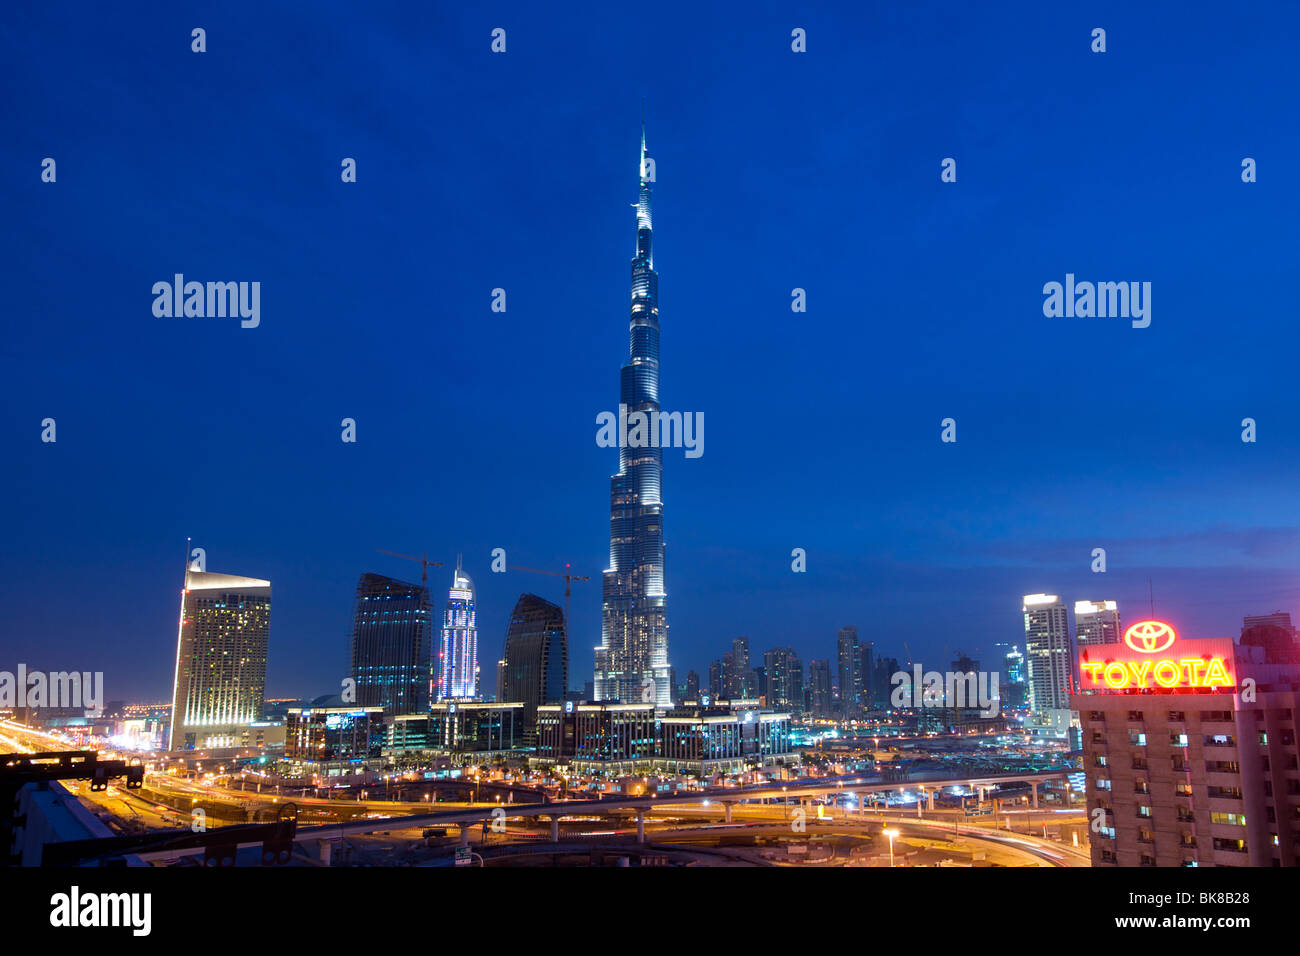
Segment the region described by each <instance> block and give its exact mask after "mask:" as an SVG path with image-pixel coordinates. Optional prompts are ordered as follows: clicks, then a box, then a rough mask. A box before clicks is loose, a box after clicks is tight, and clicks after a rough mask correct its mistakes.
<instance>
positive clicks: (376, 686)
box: [348, 571, 433, 716]
mask: <svg viewBox="0 0 1300 956" xmlns="http://www.w3.org/2000/svg"><path fill="white" fill-rule="evenodd" d="M432 651H433V606H432V603H431V601H430V599H429V589H428V587H426V586H425V585H422V584H412V583H410V582H409V581H399V580H398V579H396V578H390V577H387V576H386V575H382V574H374V573H372V572H369V571H368V572H366V573H364V574H362V575H361V578H360V580H359V581H358V582H357V603H356V612H355V614H354V616H353V619H352V642H351V654H350V665H351V666H350V670H349V672H348V673H349V674H350V675H351V676H352V678H353V679H354V680H355V681H356V703H357V704H358V705H359V706H362V707H373V706H378V707H383V708H384V713H385V714H386V715H389V716H391V715H394V714H413V713H416V712H418V711H421V710H425V709H427V708H428V704H429V674H430V670H429V668H430V662H431V659H432Z"/></svg>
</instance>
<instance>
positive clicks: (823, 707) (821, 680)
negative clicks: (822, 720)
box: [808, 657, 835, 717]
mask: <svg viewBox="0 0 1300 956" xmlns="http://www.w3.org/2000/svg"><path fill="white" fill-rule="evenodd" d="M831 686H832V685H831V662H830V661H829V660H827V659H826V658H824V657H823V658H820V659H814V660H810V661H809V662H808V709H809V710H810V711H812V714H813V716H814V717H830V716H831V714H832V712H833V710H834V706H835V700H834V693H833V692H832V690H831Z"/></svg>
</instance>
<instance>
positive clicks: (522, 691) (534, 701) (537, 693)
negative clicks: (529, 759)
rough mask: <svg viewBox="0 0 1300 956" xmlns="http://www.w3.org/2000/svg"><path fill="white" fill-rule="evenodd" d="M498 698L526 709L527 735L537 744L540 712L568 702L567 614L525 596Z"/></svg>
mask: <svg viewBox="0 0 1300 956" xmlns="http://www.w3.org/2000/svg"><path fill="white" fill-rule="evenodd" d="M501 674H502V683H501V686H500V690H499V692H498V695H499V697H500V699H501V700H502V701H503V702H509V703H516V702H521V703H523V705H524V713H523V733H524V738H525V740H526V741H527V742H528V743H529V744H530V745H535V744H536V737H537V708H538V706H539V705H541V704H559V703H563V702H564V693H565V690H566V689H567V688H568V682H569V642H568V640H567V639H566V637H565V627H564V612H563V611H562V610H560V608H559V607H557V606H556V605H554V604H552V603H551V602H550V601H547V600H546V599H545V598H540V597H538V596H537V595H536V594H521V595H520V596H519V600H518V601H516V602H515V609H514V610H513V611H512V612H511V613H510V626H509V628H508V629H507V630H506V650H505V656H504V659H503V661H502V671H501Z"/></svg>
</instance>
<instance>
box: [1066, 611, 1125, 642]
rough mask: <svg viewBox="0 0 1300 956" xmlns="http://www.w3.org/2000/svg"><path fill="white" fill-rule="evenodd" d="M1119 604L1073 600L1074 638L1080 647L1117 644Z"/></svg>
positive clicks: (1120, 630)
mask: <svg viewBox="0 0 1300 956" xmlns="http://www.w3.org/2000/svg"><path fill="white" fill-rule="evenodd" d="M1122 634H1123V631H1122V629H1121V627H1120V620H1119V605H1118V604H1116V603H1115V602H1114V601H1075V602H1074V639H1075V642H1076V643H1077V644H1078V645H1079V646H1080V647H1086V646H1088V645H1091V644H1118V643H1119V639H1120V636H1121V635H1122Z"/></svg>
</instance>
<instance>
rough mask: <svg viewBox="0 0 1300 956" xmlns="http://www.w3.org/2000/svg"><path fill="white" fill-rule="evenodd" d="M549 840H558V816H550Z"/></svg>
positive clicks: (557, 841)
mask: <svg viewBox="0 0 1300 956" xmlns="http://www.w3.org/2000/svg"><path fill="white" fill-rule="evenodd" d="M551 842H552V843H559V842H560V818H559V817H551Z"/></svg>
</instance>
